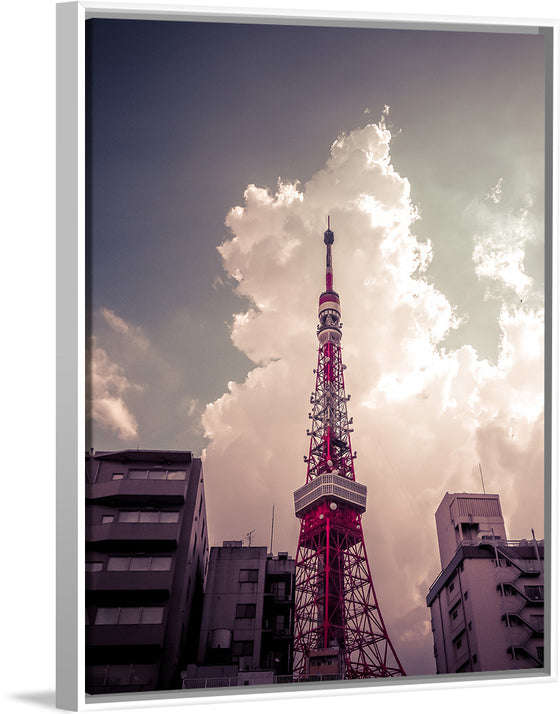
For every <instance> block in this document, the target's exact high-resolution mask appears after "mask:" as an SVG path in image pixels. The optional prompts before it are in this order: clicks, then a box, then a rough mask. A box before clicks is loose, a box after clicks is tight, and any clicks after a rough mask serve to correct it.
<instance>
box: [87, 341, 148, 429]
mask: <svg viewBox="0 0 560 714" xmlns="http://www.w3.org/2000/svg"><path fill="white" fill-rule="evenodd" d="M89 365H90V384H89V390H88V391H89V395H90V405H89V409H88V413H89V415H90V418H91V419H92V420H93V421H94V422H96V423H97V424H98V425H99V426H101V427H103V428H105V429H108V430H110V431H112V432H113V433H114V434H116V435H117V436H118V438H119V439H121V440H123V441H130V439H135V438H136V437H137V436H138V422H137V421H136V418H135V417H134V415H133V414H132V413H131V411H130V409H129V408H128V406H127V404H126V402H125V393H126V392H127V391H129V390H139V389H141V387H140V386H139V385H137V384H134V383H133V382H130V381H129V380H128V379H127V377H126V376H125V374H124V370H123V369H122V367H120V366H119V365H118V364H116V362H113V361H112V360H111V359H110V357H109V355H108V354H107V352H105V350H104V349H103V348H101V347H99V346H98V345H97V343H96V341H95V338H92V341H91V348H90V357H89Z"/></svg>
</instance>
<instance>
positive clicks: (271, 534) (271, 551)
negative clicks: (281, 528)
mask: <svg viewBox="0 0 560 714" xmlns="http://www.w3.org/2000/svg"><path fill="white" fill-rule="evenodd" d="M273 535H274V506H272V525H271V527H270V553H271V555H272V553H273V550H272V537H273Z"/></svg>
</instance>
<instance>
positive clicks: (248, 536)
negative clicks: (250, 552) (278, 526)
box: [245, 528, 256, 548]
mask: <svg viewBox="0 0 560 714" xmlns="http://www.w3.org/2000/svg"><path fill="white" fill-rule="evenodd" d="M255 530H256V529H255V528H253V530H252V531H249V533H246V534H245V537H246V538H247V540H248V541H249V548H250V547H251V541H252V540H253V533H254V532H255Z"/></svg>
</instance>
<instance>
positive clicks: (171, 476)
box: [167, 471, 187, 481]
mask: <svg viewBox="0 0 560 714" xmlns="http://www.w3.org/2000/svg"><path fill="white" fill-rule="evenodd" d="M186 478H187V472H186V471H168V472H167V480H168V481H184V480H185V479H186Z"/></svg>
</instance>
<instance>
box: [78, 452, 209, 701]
mask: <svg viewBox="0 0 560 714" xmlns="http://www.w3.org/2000/svg"><path fill="white" fill-rule="evenodd" d="M85 561H86V563H85V564H86V578H85V583H86V691H87V693H89V694H100V693H115V692H139V691H152V690H165V689H174V688H179V687H181V678H180V672H181V671H182V669H183V668H184V667H185V666H186V664H187V663H188V662H192V661H194V659H195V657H196V646H197V644H198V632H199V627H200V615H201V612H202V600H203V588H204V578H205V574H206V569H207V561H208V532H207V524H206V505H205V498H204V480H203V474H202V463H201V461H200V459H197V458H193V456H192V454H191V452H189V451H151V450H140V449H139V450H126V451H114V452H97V453H95V452H91V453H88V454H87V455H86V555H85Z"/></svg>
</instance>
